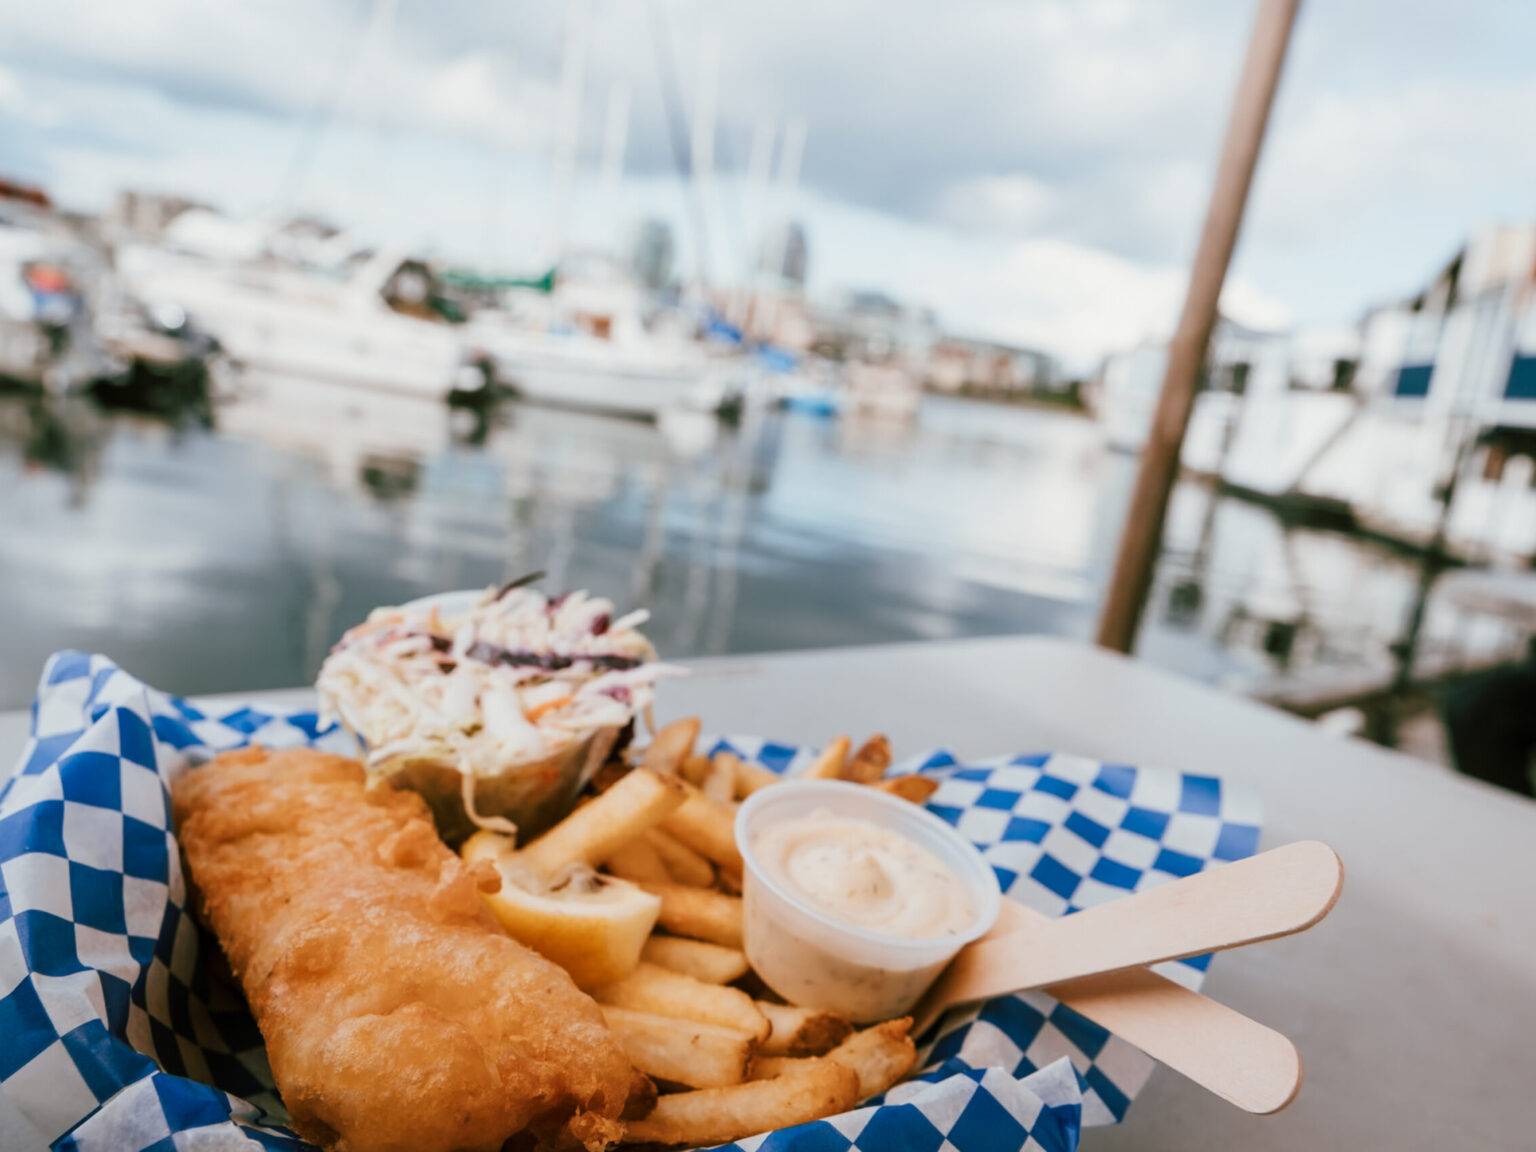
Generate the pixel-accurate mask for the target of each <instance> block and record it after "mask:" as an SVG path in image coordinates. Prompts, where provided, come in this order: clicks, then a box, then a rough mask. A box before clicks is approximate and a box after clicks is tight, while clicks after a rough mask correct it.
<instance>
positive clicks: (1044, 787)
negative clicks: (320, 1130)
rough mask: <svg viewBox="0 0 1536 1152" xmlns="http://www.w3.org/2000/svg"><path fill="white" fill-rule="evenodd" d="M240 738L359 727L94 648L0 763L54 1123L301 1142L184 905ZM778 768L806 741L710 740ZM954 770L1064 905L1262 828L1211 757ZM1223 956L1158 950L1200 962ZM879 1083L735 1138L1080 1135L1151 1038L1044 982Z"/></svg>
mask: <svg viewBox="0 0 1536 1152" xmlns="http://www.w3.org/2000/svg"><path fill="white" fill-rule="evenodd" d="M247 743H260V744H266V745H270V746H290V745H301V744H302V745H310V746H314V747H317V748H321V749H324V750H327V751H333V752H342V753H352V752H355V750H356V749H355V747H354V746H353V745H352V743H351V740H350V738H349V737H347V736H346V735H345V734H343V733H341V732H339V731H337V730H335V729H329V730H324V729H321V728H320V726H319V723H318V721H317V719H316V716H315V714H314V713H313V712H312V711H292V712H278V711H266V710H262V709H259V708H250V707H247V708H238V709H233V710H228V711H222V712H219V713H208V712H204V711H202V710H200V709H199V708H197V707H195V706H194V705H192V704H190V703H188V702H187V701H185V700H182V699H178V698H176V697H172V696H168V695H166V694H164V693H161V692H157V691H155V690H153V689H151V688H148V687H146V686H145V685H144V684H142V683H140V682H139V681H137V680H135V679H134V678H133V677H132V676H130V675H128V674H127V673H125V672H123V671H122V670H120V669H119V668H118V667H117V666H116V665H115V664H113V663H112V662H111V661H109V660H107V659H106V658H104V657H101V656H89V655H85V654H82V653H77V652H64V653H60V654H58V655H56V656H54V657H53V658H52V659H51V660H50V661H49V663H48V666H47V668H46V669H45V671H44V673H43V678H42V683H41V685H40V687H39V690H38V695H37V699H36V701H35V702H34V704H33V708H32V734H31V739H30V740H29V741H28V743H27V746H26V749H25V750H24V752H23V754H22V757H21V761H20V763H19V764H18V766H17V768H16V771H15V773H14V774H13V775H12V776H11V777H10V778H9V779H8V780H6V782H5V783H4V785H3V786H0V1040H3V1043H0V1092H4V1094H5V1095H6V1096H7V1097H8V1098H9V1100H10V1101H11V1102H12V1104H13V1105H14V1106H15V1107H16V1108H17V1109H19V1110H20V1112H21V1113H22V1114H23V1115H24V1116H25V1117H26V1118H27V1119H28V1120H29V1121H30V1122H31V1123H32V1124H33V1125H34V1126H35V1127H36V1128H37V1129H38V1130H39V1131H40V1132H41V1133H42V1134H43V1135H44V1137H45V1138H47V1139H48V1140H50V1141H51V1142H52V1144H53V1147H55V1148H59V1149H77V1150H80V1152H97V1150H101V1152H107V1150H110V1152H128V1150H130V1149H153V1150H155V1152H161V1150H169V1149H188V1148H194V1147H195V1148H197V1149H223V1148H240V1149H247V1150H249V1149H254V1148H268V1149H308V1148H310V1147H311V1146H310V1145H309V1144H307V1143H305V1142H304V1141H303V1140H301V1139H299V1138H298V1137H296V1136H295V1135H293V1134H292V1133H291V1132H289V1131H288V1130H287V1129H286V1128H284V1127H283V1124H284V1122H285V1120H286V1116H285V1113H284V1111H283V1108H282V1103H281V1101H280V1100H279V1098H278V1096H277V1094H276V1092H275V1091H274V1089H273V1085H272V1079H271V1073H270V1070H269V1069H268V1067H267V1063H266V1058H265V1055H264V1052H263V1049H262V1045H261V1037H260V1034H259V1033H258V1032H257V1030H256V1027H255V1025H254V1023H253V1021H252V1020H251V1017H250V1014H249V1012H248V1011H247V1009H246V1006H245V1002H244V1000H243V999H242V998H241V995H240V992H239V990H238V988H237V987H236V986H235V984H234V982H233V980H232V979H231V978H230V976H229V974H228V972H227V970H226V969H225V967H224V964H223V961H222V957H221V955H220V953H219V951H218V947H217V944H216V942H215V941H214V940H213V939H212V937H211V936H210V935H209V934H208V933H207V932H206V931H205V930H203V929H202V928H201V927H200V926H199V925H198V924H197V922H196V921H195V920H194V919H193V918H192V917H191V916H190V915H189V914H188V912H187V910H186V887H185V883H184V880H183V877H182V874H181V867H180V859H179V855H178V852H177V847H176V841H175V836H174V832H173V830H172V828H171V826H170V823H171V822H170V802H169V793H168V790H167V785H168V782H169V781H170V780H171V779H172V778H173V777H174V776H175V775H176V774H177V773H178V772H181V771H183V770H186V769H187V768H188V767H189V766H191V765H194V764H196V763H200V762H201V761H203V760H205V759H207V758H208V757H209V756H210V755H212V754H214V753H216V752H218V751H222V750H225V749H228V748H234V747H240V746H242V745H244V744H247ZM715 746H716V747H719V748H725V747H729V748H732V749H734V750H736V751H737V752H738V753H740V754H741V755H743V756H745V757H747V758H749V759H751V760H754V761H756V762H758V763H760V764H762V765H764V766H765V767H768V768H770V769H772V770H774V771H778V772H794V771H796V770H797V769H798V768H800V767H801V766H802V765H803V764H804V763H805V762H807V761H808V759H809V757H810V755H811V753H810V752H809V751H808V750H802V749H797V748H795V747H793V746H790V745H785V744H777V743H773V742H769V741H764V740H761V739H758V738H753V737H739V736H730V737H722V738H720V739H718V740H716V741H715ZM899 770H902V771H916V772H923V773H925V774H932V775H935V776H937V777H938V778H939V779H940V780H941V785H940V788H939V789H938V791H937V792H936V793H935V794H934V796H933V798H932V800H931V801H930V803H929V808H930V810H931V811H933V812H935V813H937V814H938V815H939V816H940V817H942V818H943V819H945V820H947V821H949V822H950V823H952V824H954V825H955V826H956V827H957V828H958V829H959V830H960V831H961V832H962V833H963V834H964V835H965V836H966V837H967V838H968V839H970V840H971V841H972V842H973V843H974V844H975V845H976V846H977V848H978V849H980V851H981V852H982V854H983V855H984V856H985V857H986V858H987V859H988V860H989V862H990V863H991V864H992V866H993V869H994V870H995V871H996V873H997V876H998V880H999V882H1000V883H1001V884H1002V887H1003V890H1004V891H1005V892H1006V893H1007V894H1008V895H1009V896H1010V897H1012V898H1013V899H1016V900H1020V901H1022V902H1024V903H1025V904H1028V905H1029V906H1030V907H1032V908H1035V909H1036V910H1038V911H1041V912H1045V913H1049V914H1051V915H1062V914H1065V913H1069V912H1072V911H1074V910H1076V909H1078V908H1083V907H1087V906H1090V905H1093V904H1097V903H1100V902H1102V901H1104V900H1109V899H1114V898H1115V897H1116V896H1118V895H1122V894H1124V893H1126V892H1128V891H1135V890H1137V889H1139V888H1142V887H1145V886H1148V885H1153V884H1157V883H1162V882H1165V881H1167V880H1169V879H1172V878H1175V877H1178V876H1185V875H1188V874H1190V873H1192V872H1196V871H1199V870H1200V869H1202V868H1204V867H1206V866H1208V865H1209V864H1211V863H1212V862H1219V861H1223V860H1233V859H1237V858H1239V857H1242V856H1246V855H1249V854H1250V853H1252V852H1253V851H1254V849H1255V848H1256V847H1257V843H1258V836H1259V826H1258V810H1257V805H1256V803H1255V802H1254V800H1253V798H1252V797H1250V796H1247V795H1243V794H1238V793H1236V792H1234V791H1233V790H1232V789H1231V788H1230V787H1228V786H1225V785H1223V784H1222V783H1221V782H1219V781H1218V780H1216V779H1214V778H1209V777H1198V776H1186V775H1180V774H1178V773H1171V772H1156V771H1149V770H1146V769H1136V768H1131V767H1127V766H1124V765H1115V764H1101V763H1098V762H1095V761H1091V760H1085V759H1082V758H1079V757H1073V756H1064V755H1059V754H1058V755H1039V756H1013V757H998V758H992V759H988V760H979V761H969V762H966V763H960V762H959V761H957V760H956V759H955V758H954V757H952V756H950V755H949V754H947V753H944V752H935V753H930V754H928V755H926V756H922V757H919V758H917V759H914V760H912V761H909V762H907V763H905V764H903V765H901V766H900V767H899ZM1205 966H1206V959H1205V958H1195V959H1192V960H1186V961H1179V962H1176V963H1171V964H1166V965H1160V966H1159V968H1160V970H1161V971H1162V972H1163V973H1164V974H1165V975H1167V976H1170V977H1171V978H1173V979H1175V980H1177V981H1179V982H1180V983H1182V984H1184V985H1186V986H1188V987H1196V986H1198V984H1199V983H1200V980H1201V978H1202V975H1203V972H1204V969H1205ZM919 1066H920V1071H919V1073H918V1074H916V1075H915V1076H914V1077H912V1079H910V1080H909V1081H907V1082H906V1083H903V1084H901V1085H899V1086H897V1087H896V1088H894V1089H892V1090H891V1092H889V1093H888V1094H887V1095H886V1096H885V1097H884V1098H883V1099H879V1100H876V1101H872V1102H870V1104H869V1105H868V1106H866V1107H864V1108H860V1109H857V1110H855V1111H852V1112H847V1113H843V1114H842V1115H839V1116H833V1117H829V1118H827V1119H825V1120H818V1121H815V1122H812V1123H810V1124H802V1125H798V1126H796V1127H793V1128H786V1129H780V1130H778V1131H775V1132H771V1133H767V1134H765V1135H762V1136H757V1137H753V1138H751V1139H748V1140H743V1141H741V1142H740V1143H739V1145H733V1146H731V1147H739V1148H741V1149H743V1150H746V1152H756V1150H759V1149H761V1150H763V1152H822V1150H824V1149H826V1150H835V1152H842V1150H844V1149H877V1148H878V1149H888V1148H898V1147H899V1148H902V1149H910V1150H912V1152H924V1150H938V1149H941V1148H942V1149H958V1150H959V1152H1013V1150H1015V1149H1031V1150H1041V1149H1044V1150H1047V1152H1072V1150H1073V1149H1075V1148H1076V1147H1077V1143H1078V1133H1079V1129H1080V1127H1081V1126H1082V1125H1084V1124H1102V1123H1113V1122H1115V1121H1117V1120H1119V1119H1121V1118H1122V1117H1123V1116H1124V1115H1125V1112H1126V1109H1127V1107H1128V1106H1129V1104H1130V1102H1131V1100H1132V1099H1133V1098H1134V1096H1135V1095H1136V1092H1137V1091H1138V1089H1140V1087H1141V1085H1142V1084H1143V1083H1144V1082H1145V1081H1146V1079H1147V1076H1148V1075H1149V1074H1150V1072H1151V1061H1150V1060H1149V1059H1148V1058H1147V1057H1146V1056H1144V1055H1142V1054H1141V1053H1140V1052H1138V1051H1136V1050H1135V1049H1133V1048H1131V1047H1130V1046H1129V1045H1128V1044H1126V1043H1124V1042H1123V1041H1121V1040H1119V1039H1117V1038H1116V1037H1114V1036H1111V1035H1109V1034H1108V1033H1107V1032H1105V1030H1104V1029H1102V1028H1100V1027H1099V1026H1097V1025H1096V1024H1093V1023H1092V1022H1091V1021H1089V1020H1087V1019H1085V1018H1084V1017H1082V1016H1080V1015H1078V1014H1077V1013H1075V1012H1073V1011H1071V1010H1070V1009H1068V1008H1065V1007H1064V1006H1062V1005H1060V1004H1057V1003H1055V1002H1054V1001H1053V1000H1051V999H1050V998H1049V997H1047V996H1045V995H1043V994H1041V993H1035V992H1031V993H1024V994H1022V995H1019V996H1010V997H1003V998H1000V999H997V1000H993V1001H991V1002H989V1003H987V1004H984V1005H982V1006H980V1007H979V1008H974V1009H969V1010H964V1011H958V1012H952V1013H950V1014H949V1016H947V1017H946V1018H945V1019H944V1020H943V1021H942V1022H941V1023H940V1024H939V1026H938V1027H937V1029H935V1031H934V1032H933V1034H931V1035H930V1036H929V1037H926V1038H923V1047H922V1048H921V1060H920V1065H919Z"/></svg>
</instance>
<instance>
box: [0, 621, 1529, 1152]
mask: <svg viewBox="0 0 1536 1152" xmlns="http://www.w3.org/2000/svg"><path fill="white" fill-rule="evenodd" d="M695 668H696V669H697V671H696V673H695V675H694V676H693V677H692V678H690V679H689V680H687V681H683V682H679V683H677V684H675V685H671V684H669V685H668V690H667V692H666V693H665V698H666V708H665V709H664V712H665V714H666V715H664V717H663V718H664V719H665V718H667V717H669V716H673V715H678V714H684V713H688V712H698V713H700V714H701V715H702V716H703V717H704V719H705V723H706V726H707V727H708V728H710V729H711V730H714V731H734V732H755V733H761V734H765V735H774V736H777V737H779V738H781V739H785V740H794V741H799V742H817V741H821V740H824V739H826V738H828V737H831V736H833V735H835V734H836V733H838V732H842V731H849V732H852V733H854V734H856V735H857V734H861V733H866V732H871V731H875V730H877V729H878V730H883V731H885V732H887V733H889V734H890V736H891V739H892V741H893V743H894V744H895V746H896V749H897V752H898V754H900V752H901V751H902V750H917V749H919V748H925V747H931V746H934V745H943V746H946V747H948V748H950V749H951V750H952V751H955V752H957V753H960V754H969V755H978V756H979V755H985V754H988V753H997V752H1014V751H1023V750H1037V751H1047V750H1062V751H1074V752H1081V753H1084V754H1086V755H1089V756H1094V757H1099V758H1104V759H1116V760H1124V761H1129V762H1131V763H1137V764H1143V765H1148V766H1163V767H1171V768H1178V769H1182V770H1187V771H1193V772H1199V773H1203V774H1208V775H1218V776H1222V777H1224V778H1227V779H1230V780H1233V781H1239V782H1242V783H1244V784H1248V785H1252V786H1255V787H1257V788H1258V789H1259V790H1260V792H1261V793H1262V795H1263V797H1264V806H1265V831H1264V841H1265V845H1266V846H1273V845H1277V844H1283V843H1285V842H1287V841H1291V840H1299V839H1307V838H1316V839H1321V840H1325V841H1327V842H1328V843H1330V844H1332V845H1333V846H1334V847H1335V848H1336V849H1337V850H1338V851H1339V854H1340V855H1341V856H1342V857H1343V859H1344V862H1345V867H1346V871H1347V879H1346V881H1345V886H1344V896H1343V899H1342V900H1341V901H1340V903H1339V906H1338V908H1337V909H1336V910H1335V911H1334V913H1333V914H1332V915H1331V916H1330V917H1329V918H1328V920H1326V921H1325V922H1324V923H1323V924H1322V925H1320V926H1319V927H1317V928H1315V929H1313V930H1312V931H1310V932H1308V933H1306V934H1304V935H1302V936H1299V937H1294V938H1292V939H1290V940H1284V941H1278V942H1275V943H1270V944H1263V945H1259V946H1257V947H1254V948H1251V949H1249V950H1247V951H1245V952H1237V953H1232V954H1230V955H1227V956H1224V957H1222V958H1221V959H1220V960H1218V961H1217V962H1216V963H1215V964H1214V965H1213V966H1212V969H1211V976H1210V979H1209V981H1208V982H1207V983H1206V985H1205V991H1206V992H1207V993H1209V994H1210V995H1212V996H1215V997H1217V998H1218V999H1221V1000H1223V1001H1225V1002H1226V1003H1228V1004H1231V1005H1232V1006H1233V1007H1235V1008H1238V1009H1240V1010H1242V1011H1243V1012H1246V1013H1248V1014H1249V1015H1251V1016H1253V1017H1255V1018H1256V1019H1259V1020H1262V1021H1264V1022H1266V1023H1268V1024H1271V1025H1273V1026H1275V1027H1277V1028H1279V1029H1280V1030H1281V1031H1283V1032H1285V1033H1286V1034H1287V1035H1289V1036H1290V1037H1292V1039H1294V1040H1295V1042H1296V1043H1297V1045H1298V1046H1299V1047H1300V1049H1301V1052H1302V1056H1303V1059H1304V1061H1305V1064H1306V1068H1307V1081H1306V1083H1305V1085H1304V1086H1303V1088H1302V1090H1301V1095H1300V1097H1299V1098H1298V1099H1297V1101H1296V1102H1295V1103H1294V1104H1293V1105H1291V1107H1290V1108H1289V1109H1287V1110H1286V1111H1285V1112H1283V1113H1281V1114H1280V1115H1278V1116H1274V1117H1269V1118H1256V1117H1252V1116H1248V1115H1246V1114H1244V1113H1241V1112H1238V1111H1237V1110H1235V1109H1233V1108H1231V1107H1230V1106H1228V1105H1226V1104H1224V1103H1222V1102H1221V1101H1219V1100H1217V1099H1215V1098H1214V1097H1212V1096H1209V1095H1207V1094H1206V1093H1204V1092H1203V1091H1201V1090H1200V1089H1197V1088H1195V1087H1194V1086H1192V1085H1191V1084H1189V1083H1188V1082H1187V1081H1185V1080H1183V1079H1182V1078H1181V1077H1179V1076H1177V1075H1176V1074H1174V1073H1172V1072H1169V1071H1167V1070H1166V1069H1159V1070H1158V1072H1157V1073H1156V1074H1155V1075H1154V1076H1153V1079H1152V1081H1151V1083H1149V1084H1148V1086H1147V1087H1146V1089H1145V1090H1144V1091H1143V1092H1142V1094H1141V1096H1140V1097H1139V1098H1138V1099H1137V1101H1136V1104H1135V1106H1134V1107H1133V1108H1132V1110H1131V1113H1130V1117H1129V1119H1128V1120H1127V1122H1126V1123H1125V1124H1123V1125H1121V1126H1119V1127H1118V1128H1114V1129H1092V1130H1090V1131H1089V1132H1088V1133H1087V1135H1086V1137H1085V1139H1084V1146H1085V1147H1086V1148H1088V1149H1090V1150H1098V1149H1121V1148H1135V1149H1170V1150H1173V1149H1178V1150H1180V1152H1195V1150H1199V1149H1211V1150H1218V1149H1219V1150H1227V1149H1234V1148H1243V1149H1249V1150H1253V1152H1260V1150H1263V1149H1302V1148H1304V1149H1332V1148H1362V1149H1363V1148H1388V1147H1390V1148H1394V1149H1420V1148H1424V1149H1429V1148H1434V1149H1445V1148H1515V1147H1530V1146H1532V1141H1533V1140H1536V1103H1533V1100H1536V804H1533V803H1531V802H1530V801H1527V800H1524V799H1522V798H1520V797H1516V796H1514V795H1509V794H1505V793H1502V792H1498V791H1495V790H1493V789H1491V788H1489V787H1486V786H1484V785H1481V784H1478V783H1476V782H1473V781H1469V780H1464V779H1461V778H1459V777H1456V776H1453V775H1451V774H1450V773H1447V772H1446V771H1444V770H1442V769H1438V768H1434V767H1432V766H1429V765H1425V764H1421V763H1419V762H1417V761H1414V760H1410V759H1408V758H1406V757H1403V756H1399V755H1396V754H1394V753H1391V752H1387V751H1383V750H1381V749H1379V748H1376V747H1373V746H1371V745H1367V744H1362V743H1357V742H1353V741H1341V740H1338V739H1335V738H1331V737H1328V736H1325V735H1324V734H1323V733H1321V732H1319V731H1318V730H1316V729H1315V728H1313V727H1312V726H1311V725H1308V724H1305V723H1303V722H1301V721H1298V720H1295V719H1293V718H1291V717H1288V716H1285V715H1282V714H1281V713H1278V712H1275V711H1272V710H1270V709H1267V708H1264V707H1262V706H1260V705H1256V704H1253V703H1251V702H1249V701H1246V700H1242V699H1239V698H1235V697H1231V696H1227V695H1223V694H1221V693H1218V692H1215V691H1212V690H1210V689H1207V688H1203V687H1200V686H1198V685H1195V684H1191V683H1188V682H1186V681H1184V680H1181V679H1179V678H1177V677H1175V676H1172V675H1169V674H1167V673H1164V672H1161V671H1158V670H1156V669H1153V668H1150V667H1147V666H1145V665H1141V664H1137V663H1135V662H1133V661H1129V660H1125V659H1122V658H1119V657H1116V656H1113V655H1109V654H1107V653H1104V652H1101V651H1098V650H1095V649H1092V648H1088V647H1085V646H1082V645H1078V644H1073V643H1067V642H1063V641H1058V640H1050V639H1041V638H1020V639H1004V640H981V641H965V642H959V643H944V644H913V645H899V646H890V647H881V648H861V649H838V650H831V651H825V652H811V653H787V654H784V655H779V656H771V657H760V658H759V657H754V658H725V659H717V660H708V661H701V662H699V663H698V664H696V665H695ZM269 698H270V699H273V700H275V701H279V702H291V701H295V700H300V699H303V698H304V697H303V695H302V694H298V695H295V694H293V693H276V694H272V695H271V696H270V697H269ZM1532 706H1533V707H1536V701H1533V702H1532ZM24 733H25V717H24V715H22V714H19V713H13V714H8V715H3V716H0V755H4V756H5V757H6V759H7V760H8V759H9V758H10V757H11V756H12V755H13V754H14V750H15V749H16V748H18V747H19V746H20V743H21V740H22V738H23V736H24ZM3 1113H4V1108H3V1101H0V1147H4V1148H6V1149H10V1148H13V1147H19V1148H26V1147H27V1146H28V1145H27V1144H25V1143H23V1142H22V1138H21V1137H20V1135H19V1134H18V1133H19V1131H20V1129H19V1128H18V1127H17V1125H16V1118H15V1117H14V1116H12V1117H11V1119H10V1122H9V1126H7V1121H6V1117H5V1115H4V1114H3Z"/></svg>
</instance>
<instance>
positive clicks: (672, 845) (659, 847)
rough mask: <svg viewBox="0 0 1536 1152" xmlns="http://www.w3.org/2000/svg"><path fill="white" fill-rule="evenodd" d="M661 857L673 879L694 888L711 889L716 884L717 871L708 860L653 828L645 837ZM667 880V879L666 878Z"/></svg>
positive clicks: (658, 829)
mask: <svg viewBox="0 0 1536 1152" xmlns="http://www.w3.org/2000/svg"><path fill="white" fill-rule="evenodd" d="M643 839H644V840H645V842H646V843H647V844H649V845H650V846H651V847H652V848H653V849H654V850H655V852H656V855H658V856H660V857H661V862H662V865H663V866H664V867H665V868H666V870H667V873H668V875H669V876H670V877H671V879H673V880H675V881H676V882H677V883H679V884H688V885H690V886H692V887H694V888H709V887H712V886H713V885H714V883H715V869H714V865H712V864H711V863H710V862H709V861H708V860H706V859H704V857H702V856H700V855H699V854H698V853H697V852H695V851H694V850H693V849H692V848H690V847H688V845H686V844H684V843H682V841H680V840H676V839H674V838H673V837H671V836H668V835H667V834H666V833H665V832H663V831H662V830H661V829H660V828H651V829H649V830H648V831H647V832H646V833H645V836H644V837H643ZM664 878H665V877H664Z"/></svg>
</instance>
